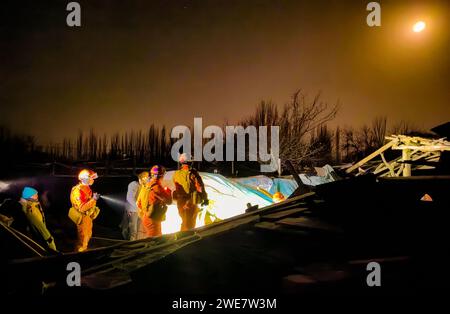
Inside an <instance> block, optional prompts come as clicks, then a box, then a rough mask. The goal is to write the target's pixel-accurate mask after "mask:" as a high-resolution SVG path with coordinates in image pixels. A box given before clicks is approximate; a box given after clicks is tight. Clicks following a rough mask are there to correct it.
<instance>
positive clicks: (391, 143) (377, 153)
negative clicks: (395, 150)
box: [346, 141, 395, 173]
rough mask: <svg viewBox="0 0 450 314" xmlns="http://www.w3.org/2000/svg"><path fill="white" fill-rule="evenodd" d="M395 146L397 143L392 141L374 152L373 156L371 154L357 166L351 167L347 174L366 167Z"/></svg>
mask: <svg viewBox="0 0 450 314" xmlns="http://www.w3.org/2000/svg"><path fill="white" fill-rule="evenodd" d="M394 144H395V141H390V142H389V143H387V144H386V145H384V146H382V147H380V148H379V149H377V150H376V151H374V152H373V153H372V154H370V155H369V156H367V157H366V158H364V159H361V160H360V161H358V162H357V163H356V164H354V165H353V166H351V167H350V168H348V169H347V170H346V172H347V173H350V172H352V171H353V170H356V169H358V168H359V167H361V166H362V165H364V164H365V163H366V162H368V161H370V160H372V159H373V158H375V157H377V156H378V155H379V154H380V153H382V152H384V151H386V150H388V149H389V148H391V147H392V146H393V145H394Z"/></svg>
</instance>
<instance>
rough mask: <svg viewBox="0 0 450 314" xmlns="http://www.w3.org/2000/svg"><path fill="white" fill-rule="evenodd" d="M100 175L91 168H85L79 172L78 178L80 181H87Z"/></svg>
mask: <svg viewBox="0 0 450 314" xmlns="http://www.w3.org/2000/svg"><path fill="white" fill-rule="evenodd" d="M97 178H98V175H97V173H96V172H94V171H92V170H89V169H83V170H81V171H80V173H79V174H78V180H80V181H86V180H90V179H97Z"/></svg>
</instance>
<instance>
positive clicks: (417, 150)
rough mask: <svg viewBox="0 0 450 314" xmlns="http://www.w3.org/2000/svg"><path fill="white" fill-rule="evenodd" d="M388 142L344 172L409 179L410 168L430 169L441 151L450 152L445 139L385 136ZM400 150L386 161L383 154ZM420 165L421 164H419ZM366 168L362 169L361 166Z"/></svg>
mask: <svg viewBox="0 0 450 314" xmlns="http://www.w3.org/2000/svg"><path fill="white" fill-rule="evenodd" d="M386 139H387V140H388V141H389V142H388V143H386V144H385V145H384V146H382V147H380V148H379V149H377V150H376V151H375V152H373V153H372V154H370V155H369V156H367V157H365V158H363V159H362V160H360V161H358V162H357V163H356V164H354V165H353V166H351V167H350V168H348V169H347V170H346V172H347V173H351V172H353V171H355V170H357V169H359V170H360V172H362V173H366V172H372V173H374V174H375V175H378V176H381V177H399V176H401V175H402V176H404V177H409V176H411V172H412V168H413V165H414V169H432V168H434V166H433V165H430V164H432V163H437V162H438V161H439V158H440V156H441V153H442V152H443V151H450V142H449V141H446V140H445V138H441V139H428V138H423V137H418V136H406V135H391V136H386ZM388 149H392V150H401V152H402V154H401V156H400V157H398V158H396V159H394V160H391V161H388V160H386V158H385V156H384V153H385V152H386V151H387V150H388ZM378 156H379V157H380V158H381V162H380V161H378V162H376V163H373V162H371V161H372V160H373V159H374V158H376V157H378ZM421 163H422V164H421ZM364 165H366V166H368V167H367V168H366V169H362V168H361V167H362V166H364Z"/></svg>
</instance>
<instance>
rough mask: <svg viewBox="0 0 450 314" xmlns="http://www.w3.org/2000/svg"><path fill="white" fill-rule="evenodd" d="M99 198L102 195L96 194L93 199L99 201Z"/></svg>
mask: <svg viewBox="0 0 450 314" xmlns="http://www.w3.org/2000/svg"><path fill="white" fill-rule="evenodd" d="M99 198H100V194H98V193H94V196H93V199H94V200H96V201H97V200H98V199H99Z"/></svg>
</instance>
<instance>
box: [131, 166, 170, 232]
mask: <svg viewBox="0 0 450 314" xmlns="http://www.w3.org/2000/svg"><path fill="white" fill-rule="evenodd" d="M164 173H165V169H164V168H163V167H162V166H153V167H152V169H151V170H150V175H151V179H150V181H149V182H148V183H147V184H146V185H145V186H144V187H143V188H142V189H141V190H140V193H139V196H138V199H137V202H136V206H137V207H138V210H139V217H140V218H141V221H142V226H143V228H144V230H145V234H146V236H147V237H157V236H160V235H162V232H161V222H162V221H164V220H165V215H166V212H167V205H169V204H171V203H172V191H170V189H169V188H168V187H163V185H162V182H161V181H162V179H163V177H164Z"/></svg>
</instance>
